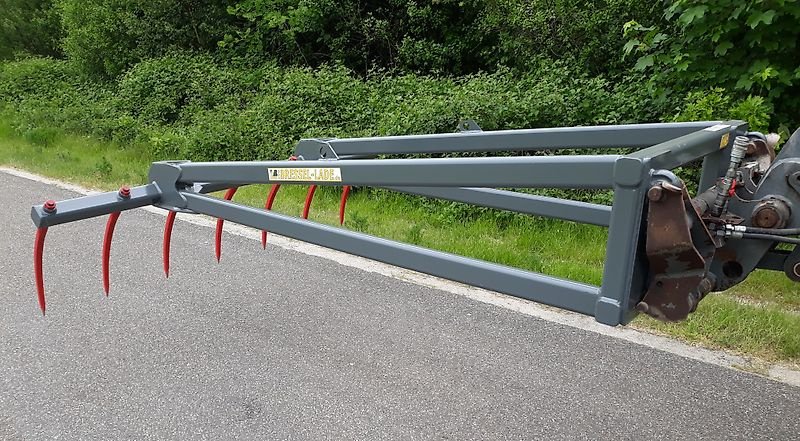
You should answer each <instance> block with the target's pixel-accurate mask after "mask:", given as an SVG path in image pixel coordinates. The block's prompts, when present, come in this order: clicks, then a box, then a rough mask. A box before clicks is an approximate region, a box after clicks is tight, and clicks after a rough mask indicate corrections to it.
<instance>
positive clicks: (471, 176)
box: [174, 155, 620, 189]
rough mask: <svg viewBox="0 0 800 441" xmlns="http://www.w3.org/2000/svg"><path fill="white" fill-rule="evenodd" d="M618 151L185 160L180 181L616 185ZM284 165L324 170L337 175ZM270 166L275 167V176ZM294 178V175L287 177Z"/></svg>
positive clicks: (545, 185)
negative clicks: (320, 175)
mask: <svg viewBox="0 0 800 441" xmlns="http://www.w3.org/2000/svg"><path fill="white" fill-rule="evenodd" d="M619 158H620V156H618V155H600V156H598V155H563V156H518V157H495V158H437V159H363V160H318V161H255V162H184V163H180V164H177V165H174V166H175V167H178V168H179V169H180V175H179V177H178V182H179V183H181V184H186V185H193V184H194V183H206V184H214V183H226V184H231V185H242V184H275V183H277V184H323V185H362V186H372V187H490V188H491V187H514V188H587V189H590V188H611V187H612V184H613V174H614V164H615V162H616V161H617V159H619ZM285 169H306V170H310V169H324V170H325V171H326V173H331V170H335V173H336V174H337V175H338V176H339V178H338V179H331V178H330V176H328V177H326V178H325V179H319V178H313V177H309V176H310V175H308V174H303V173H300V172H302V171H303V170H300V171H299V172H298V173H296V174H295V175H292V176H291V177H289V178H286V177H280V176H281V174H280V173H278V172H281V171H282V170H285ZM269 171H275V173H278V174H276V175H271V174H270V173H268V172H269ZM287 179H289V180H287Z"/></svg>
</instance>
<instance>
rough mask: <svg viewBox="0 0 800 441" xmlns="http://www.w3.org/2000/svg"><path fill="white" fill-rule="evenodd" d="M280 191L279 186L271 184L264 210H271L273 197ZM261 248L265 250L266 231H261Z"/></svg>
mask: <svg viewBox="0 0 800 441" xmlns="http://www.w3.org/2000/svg"><path fill="white" fill-rule="evenodd" d="M280 189H281V184H272V187H270V188H269V194H268V195H267V200H266V201H265V202H264V209H265V210H272V204H273V203H274V202H275V196H277V195H278V190H280ZM261 248H262V249H266V248H267V230H263V231H262V232H261Z"/></svg>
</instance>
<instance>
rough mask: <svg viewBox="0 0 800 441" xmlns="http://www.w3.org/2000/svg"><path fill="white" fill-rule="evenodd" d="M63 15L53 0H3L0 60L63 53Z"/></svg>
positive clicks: (0, 9)
mask: <svg viewBox="0 0 800 441" xmlns="http://www.w3.org/2000/svg"><path fill="white" fill-rule="evenodd" d="M60 39H61V18H60V16H59V14H58V12H57V11H56V10H55V9H54V8H53V1H52V0H0V60H2V59H6V58H13V57H15V56H17V55H20V54H34V55H44V56H59V55H61V46H60Z"/></svg>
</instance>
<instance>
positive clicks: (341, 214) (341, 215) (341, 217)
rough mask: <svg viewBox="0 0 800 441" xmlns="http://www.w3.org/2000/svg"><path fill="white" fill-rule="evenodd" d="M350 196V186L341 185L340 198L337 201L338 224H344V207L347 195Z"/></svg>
mask: <svg viewBox="0 0 800 441" xmlns="http://www.w3.org/2000/svg"><path fill="white" fill-rule="evenodd" d="M348 196H350V186H349V185H345V186H344V187H342V200H341V201H340V202H339V225H344V207H345V206H346V205H347V197H348Z"/></svg>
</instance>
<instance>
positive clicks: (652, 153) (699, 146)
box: [627, 121, 747, 170]
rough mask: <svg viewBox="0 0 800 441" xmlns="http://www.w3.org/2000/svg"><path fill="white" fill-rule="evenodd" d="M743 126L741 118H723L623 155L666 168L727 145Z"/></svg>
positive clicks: (656, 166)
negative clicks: (728, 119) (734, 119)
mask: <svg viewBox="0 0 800 441" xmlns="http://www.w3.org/2000/svg"><path fill="white" fill-rule="evenodd" d="M742 127H747V123H745V122H744V121H727V122H724V123H720V124H715V125H713V126H711V127H706V128H704V129H702V130H698V131H696V132H693V133H690V134H688V135H684V136H681V137H679V138H675V139H671V140H669V141H665V142H662V143H661V144H658V145H654V146H652V147H650V148H646V149H643V150H639V151H637V152H634V153H632V154H630V155H627V157H630V158H636V159H640V160H642V161H645V162H647V163H648V164H649V166H650V167H651V168H653V169H667V170H672V169H674V168H677V167H680V166H682V165H686V164H688V163H690V162H692V161H696V160H698V159H700V158H702V157H704V156H706V155H709V154H712V153H715V152H717V151H719V150H722V149H725V148H727V147H728V146H729V145H731V143H732V142H733V138H734V137H735V136H736V133H737V132H740V131H741V130H742Z"/></svg>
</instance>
